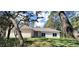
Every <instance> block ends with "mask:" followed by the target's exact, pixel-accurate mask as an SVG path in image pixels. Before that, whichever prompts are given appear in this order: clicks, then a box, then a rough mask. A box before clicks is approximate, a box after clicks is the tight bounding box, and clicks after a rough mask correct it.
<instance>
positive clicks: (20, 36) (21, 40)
mask: <svg viewBox="0 0 79 59" xmlns="http://www.w3.org/2000/svg"><path fill="white" fill-rule="evenodd" d="M10 20H11V21H12V23H13V25H14V28H15V30H16V31H17V35H18V39H19V43H20V44H19V46H23V45H24V41H23V37H22V35H21V31H20V29H19V26H18V25H17V22H16V20H15V19H12V18H10Z"/></svg>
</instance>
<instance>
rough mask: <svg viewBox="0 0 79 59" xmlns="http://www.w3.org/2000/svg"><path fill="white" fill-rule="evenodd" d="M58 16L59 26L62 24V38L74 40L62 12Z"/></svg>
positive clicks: (71, 28) (70, 26) (69, 25)
mask: <svg viewBox="0 0 79 59" xmlns="http://www.w3.org/2000/svg"><path fill="white" fill-rule="evenodd" d="M59 16H60V19H61V24H62V34H63V37H72V38H74V35H73V27H72V25H71V24H70V22H69V20H68V18H67V16H66V14H65V12H64V11H60V12H59Z"/></svg>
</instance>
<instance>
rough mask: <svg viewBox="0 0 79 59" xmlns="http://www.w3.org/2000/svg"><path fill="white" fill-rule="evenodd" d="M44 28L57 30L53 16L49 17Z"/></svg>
mask: <svg viewBox="0 0 79 59" xmlns="http://www.w3.org/2000/svg"><path fill="white" fill-rule="evenodd" d="M44 27H45V28H53V29H54V28H55V24H54V21H53V19H52V15H49V17H48V21H47V22H46V24H45V26H44Z"/></svg>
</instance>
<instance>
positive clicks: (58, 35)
mask: <svg viewBox="0 0 79 59" xmlns="http://www.w3.org/2000/svg"><path fill="white" fill-rule="evenodd" d="M45 37H46V38H60V33H57V36H53V33H45Z"/></svg>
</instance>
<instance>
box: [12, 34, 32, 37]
mask: <svg viewBox="0 0 79 59" xmlns="http://www.w3.org/2000/svg"><path fill="white" fill-rule="evenodd" d="M22 36H23V38H31V33H22ZM10 37H11V38H15V35H14V33H11V34H10Z"/></svg>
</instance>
